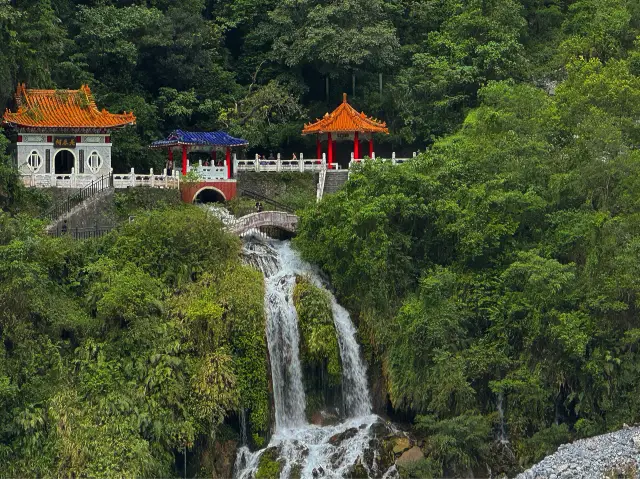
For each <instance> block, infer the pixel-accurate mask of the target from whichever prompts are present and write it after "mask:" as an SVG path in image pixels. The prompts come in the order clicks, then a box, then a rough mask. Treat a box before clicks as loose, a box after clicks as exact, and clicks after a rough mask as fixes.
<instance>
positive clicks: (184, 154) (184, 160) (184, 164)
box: [182, 145, 189, 176]
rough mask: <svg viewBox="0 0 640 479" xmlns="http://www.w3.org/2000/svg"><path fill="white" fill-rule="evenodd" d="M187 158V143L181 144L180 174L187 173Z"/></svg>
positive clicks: (184, 174)
mask: <svg viewBox="0 0 640 479" xmlns="http://www.w3.org/2000/svg"><path fill="white" fill-rule="evenodd" d="M188 163H189V160H188V159H187V145H182V176H186V175H187V164H188Z"/></svg>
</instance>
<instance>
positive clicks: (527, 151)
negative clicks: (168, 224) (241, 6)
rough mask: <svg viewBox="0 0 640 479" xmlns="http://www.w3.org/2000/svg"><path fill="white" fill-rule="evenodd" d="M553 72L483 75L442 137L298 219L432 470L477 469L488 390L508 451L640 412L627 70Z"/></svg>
mask: <svg viewBox="0 0 640 479" xmlns="http://www.w3.org/2000/svg"><path fill="white" fill-rule="evenodd" d="M578 3H580V4H584V3H585V2H578ZM576 5H577V4H576ZM625 45H626V46H625V47H624V48H629V49H630V52H631V53H630V54H631V55H632V56H633V58H635V56H634V55H637V54H638V53H637V52H638V50H637V48H638V47H637V46H636V47H635V49H633V47H632V46H631V45H630V44H628V43H625ZM566 70H567V79H566V81H564V82H562V83H560V84H559V85H558V87H557V89H556V94H555V96H549V95H548V94H547V93H546V92H544V91H542V90H540V89H537V88H535V87H532V86H527V85H522V84H517V83H514V82H494V83H489V84H488V85H487V86H485V87H484V88H482V89H481V90H480V91H479V98H480V102H481V103H480V106H479V107H478V108H477V109H475V110H473V111H471V112H470V113H469V115H468V116H467V118H466V120H465V122H464V124H463V126H462V128H461V129H460V130H459V131H458V132H457V133H456V134H454V135H451V136H449V137H446V138H443V139H441V140H439V141H438V142H436V144H435V145H434V146H433V148H432V149H431V150H430V151H429V152H427V153H426V154H423V155H421V156H420V157H419V158H418V159H416V160H415V161H413V162H411V163H409V164H405V165H403V166H400V167H397V166H396V167H394V166H391V165H389V164H385V163H373V164H367V165H365V166H364V167H362V168H361V169H359V170H357V171H355V172H353V173H352V175H351V178H350V180H349V182H348V183H347V184H346V185H345V187H344V188H343V190H342V191H340V192H338V193H337V194H335V195H332V196H329V197H327V198H326V199H324V200H323V202H322V203H321V204H320V205H319V206H318V207H316V208H311V209H308V210H306V211H305V212H304V214H303V215H302V217H301V221H300V230H299V236H298V238H297V240H296V241H297V245H298V247H299V248H300V249H301V251H302V252H303V254H304V256H305V258H306V259H307V260H309V261H312V262H315V263H317V264H319V265H320V266H321V267H322V268H323V269H324V271H326V272H327V273H328V274H329V276H330V278H331V281H332V284H333V285H334V286H335V287H336V288H337V291H338V293H339V295H340V296H341V297H342V299H343V300H344V301H345V302H346V303H348V304H349V305H350V307H351V309H352V310H353V311H354V312H356V313H357V315H358V317H359V331H360V336H361V338H362V339H363V341H364V342H365V346H366V347H365V349H366V351H367V354H368V355H369V359H370V360H371V361H372V362H373V363H375V364H377V365H378V366H377V367H378V368H380V370H382V371H383V372H384V374H385V380H386V384H387V385H388V393H389V396H390V400H391V403H392V405H393V407H394V408H395V409H396V410H398V411H404V412H405V413H408V414H411V415H415V416H416V421H417V424H418V426H419V429H422V430H423V431H424V434H425V435H426V436H427V441H429V437H431V438H432V439H431V441H434V439H433V438H434V437H435V438H438V437H441V438H442V440H437V442H436V444H431V445H430V446H429V447H428V448H426V452H431V456H430V457H431V458H437V461H438V463H439V464H440V466H441V467H442V470H443V473H444V474H454V473H455V471H463V470H465V469H466V468H467V467H469V465H471V466H472V467H474V465H475V467H478V470H483V469H482V467H483V466H482V465H483V464H485V463H487V462H488V461H489V460H490V458H489V457H488V453H487V451H486V449H485V448H484V447H481V446H482V440H484V441H491V440H492V439H495V438H497V437H498V432H499V427H500V424H499V415H498V414H497V412H496V411H497V409H498V402H499V398H502V399H503V401H502V407H503V409H504V421H505V428H506V433H507V434H508V437H509V439H510V441H511V447H512V448H513V452H514V453H515V454H516V456H517V459H518V460H519V461H520V463H521V464H526V463H530V462H532V461H535V460H537V459H539V458H540V457H542V456H543V455H544V454H546V453H549V452H551V451H553V449H554V448H555V447H557V445H558V444H559V443H561V442H566V441H568V440H570V439H571V438H572V437H583V436H584V435H587V434H596V433H599V432H603V431H607V430H611V429H616V428H619V427H621V426H622V424H623V423H625V422H626V423H633V422H637V421H638V420H639V419H640V401H638V397H639V396H638V390H637V381H636V380H635V377H636V374H635V373H634V371H636V370H637V369H638V365H639V364H640V356H638V348H637V339H638V337H639V336H638V333H637V331H638V330H637V318H636V317H637V297H638V294H639V293H640V291H639V290H638V285H637V281H635V278H637V275H638V271H637V265H638V264H640V254H639V251H640V250H639V249H638V248H637V245H638V244H640V222H639V218H640V216H639V214H638V211H639V209H638V207H639V205H638V198H639V197H640V186H639V185H640V168H639V165H640V154H639V152H638V150H637V145H638V144H639V143H638V141H639V139H640V136H639V135H640V129H639V126H638V123H637V118H638V117H639V116H640V77H639V76H638V74H639V73H640V71H638V70H637V69H636V68H635V60H609V61H608V62H603V61H601V60H600V59H598V58H591V59H586V58H584V59H580V60H575V61H571V62H570V63H569V64H568V65H567V67H566ZM487 424H489V425H490V427H487ZM483 438H484V439H483ZM436 447H441V448H443V449H442V450H441V451H440V452H439V453H438V452H437V451H438V450H437V449H433V448H436ZM484 470H486V469H484Z"/></svg>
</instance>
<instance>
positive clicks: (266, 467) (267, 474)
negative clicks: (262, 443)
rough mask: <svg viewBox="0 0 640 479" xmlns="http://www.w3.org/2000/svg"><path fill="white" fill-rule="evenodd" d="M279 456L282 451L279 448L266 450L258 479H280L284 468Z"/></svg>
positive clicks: (257, 472)
mask: <svg viewBox="0 0 640 479" xmlns="http://www.w3.org/2000/svg"><path fill="white" fill-rule="evenodd" d="M279 456H280V451H279V449H278V448H277V447H270V448H268V449H266V450H265V451H264V452H263V453H262V455H261V456H260V460H259V462H258V470H257V471H256V476H255V477H256V479H278V478H279V477H280V473H281V472H282V468H283V466H284V464H283V462H282V461H281V460H279Z"/></svg>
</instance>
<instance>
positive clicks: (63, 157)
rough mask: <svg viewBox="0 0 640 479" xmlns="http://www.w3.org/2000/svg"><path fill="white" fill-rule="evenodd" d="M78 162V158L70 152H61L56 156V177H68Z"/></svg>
mask: <svg viewBox="0 0 640 479" xmlns="http://www.w3.org/2000/svg"><path fill="white" fill-rule="evenodd" d="M75 162H76V157H75V156H74V155H73V153H72V152H71V151H69V150H59V151H58V152H57V153H56V156H55V168H56V169H55V173H56V175H68V174H70V173H71V168H73V165H74V164H75Z"/></svg>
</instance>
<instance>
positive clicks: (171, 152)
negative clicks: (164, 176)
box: [169, 147, 173, 168]
mask: <svg viewBox="0 0 640 479" xmlns="http://www.w3.org/2000/svg"><path fill="white" fill-rule="evenodd" d="M169 161H170V162H171V163H173V150H172V149H171V147H169ZM171 168H173V165H171Z"/></svg>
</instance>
